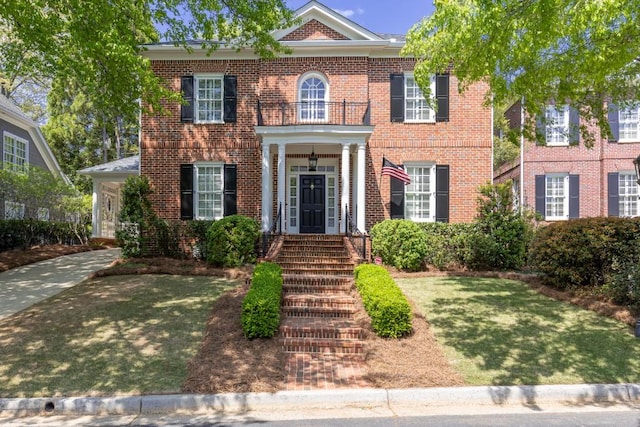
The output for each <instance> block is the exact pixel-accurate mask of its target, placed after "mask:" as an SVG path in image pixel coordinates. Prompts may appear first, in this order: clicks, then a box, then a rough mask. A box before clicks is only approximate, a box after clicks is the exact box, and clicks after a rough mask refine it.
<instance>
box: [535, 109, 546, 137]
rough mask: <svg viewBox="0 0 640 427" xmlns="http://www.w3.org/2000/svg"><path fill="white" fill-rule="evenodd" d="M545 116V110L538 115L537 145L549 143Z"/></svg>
mask: <svg viewBox="0 0 640 427" xmlns="http://www.w3.org/2000/svg"><path fill="white" fill-rule="evenodd" d="M544 117H545V112H544V111H543V112H542V113H541V114H540V115H538V116H537V117H536V145H546V143H547V125H546V123H545V118H544Z"/></svg>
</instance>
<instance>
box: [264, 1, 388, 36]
mask: <svg viewBox="0 0 640 427" xmlns="http://www.w3.org/2000/svg"><path fill="white" fill-rule="evenodd" d="M294 16H295V17H296V18H297V19H299V20H300V21H301V23H300V24H299V25H296V26H293V27H289V28H286V29H284V30H278V31H274V32H273V33H272V36H273V37H274V38H275V39H276V40H280V39H282V38H283V37H285V36H287V35H288V34H290V33H292V32H293V31H295V30H297V29H298V28H300V27H302V26H303V25H304V24H306V23H307V22H309V21H311V20H314V19H315V20H316V21H318V22H320V23H321V24H324V25H326V26H327V27H329V28H331V29H332V30H334V31H336V32H338V33H340V34H342V35H343V36H345V37H347V38H348V39H349V40H382V39H381V38H380V36H378V35H377V34H375V33H372V32H371V31H369V30H367V29H366V28H364V27H362V26H360V25H358V24H356V23H355V22H353V21H352V20H350V19H348V18H346V17H345V16H342V15H340V14H339V13H338V12H336V11H334V10H333V9H330V8H328V7H326V6H325V5H323V4H321V3H319V2H317V1H315V0H312V1H310V2H309V3H307V4H305V5H304V6H302V7H301V8H300V9H298V10H296V11H295V14H294Z"/></svg>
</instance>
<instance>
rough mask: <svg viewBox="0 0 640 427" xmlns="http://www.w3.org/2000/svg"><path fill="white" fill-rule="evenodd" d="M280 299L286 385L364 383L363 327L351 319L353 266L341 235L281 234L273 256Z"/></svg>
mask: <svg viewBox="0 0 640 427" xmlns="http://www.w3.org/2000/svg"><path fill="white" fill-rule="evenodd" d="M275 262H276V263H278V264H279V265H280V266H281V267H282V272H283V279H284V283H283V290H284V298H283V300H282V312H281V313H282V319H281V322H280V337H281V338H280V339H281V341H282V349H283V351H284V352H285V355H286V370H287V380H286V382H287V389H288V390H308V389H313V388H340V387H366V386H368V384H367V383H366V381H363V380H362V375H363V372H364V363H363V362H364V345H365V344H364V330H363V329H362V328H361V327H359V326H358V324H357V323H356V321H355V320H354V317H355V314H356V313H357V304H356V301H355V299H354V298H353V296H351V292H352V289H353V268H354V263H353V261H352V260H351V257H350V255H349V252H348V251H347V249H346V248H345V245H344V242H343V238H342V237H341V236H325V235H290V236H285V237H284V240H283V242H282V247H281V248H280V251H279V253H278V255H277V257H276V258H275Z"/></svg>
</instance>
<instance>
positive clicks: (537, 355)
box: [427, 277, 640, 385]
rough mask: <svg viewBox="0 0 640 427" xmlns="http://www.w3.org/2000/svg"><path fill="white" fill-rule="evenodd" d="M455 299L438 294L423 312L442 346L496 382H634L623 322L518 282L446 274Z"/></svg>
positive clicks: (635, 368) (636, 369)
mask: <svg viewBox="0 0 640 427" xmlns="http://www.w3.org/2000/svg"><path fill="white" fill-rule="evenodd" d="M438 286H456V287H457V288H458V292H460V293H462V294H464V296H462V297H459V298H437V297H436V299H435V300H433V301H432V302H431V303H430V309H429V310H430V312H429V313H428V315H427V317H428V320H429V322H430V323H431V324H433V325H434V326H435V327H436V328H437V329H438V332H437V335H438V336H440V337H441V338H443V339H444V341H445V343H446V345H448V346H450V347H453V348H455V350H456V351H458V352H459V353H461V354H462V355H464V356H465V357H467V358H469V359H473V360H474V361H475V363H476V364H477V365H479V366H478V367H479V369H480V370H481V371H495V372H497V375H495V376H493V377H492V378H493V383H494V384H495V385H510V384H541V383H547V384H548V383H549V380H547V381H545V379H546V378H551V379H552V378H553V377H556V378H562V377H564V376H566V377H573V378H578V379H579V381H578V382H580V381H581V382H584V383H623V382H638V381H639V380H640V358H639V357H638V354H639V353H640V340H637V339H635V338H634V337H633V334H630V333H629V328H628V326H627V325H624V324H621V323H619V322H616V321H613V320H611V319H608V318H604V317H600V316H597V315H595V314H594V313H592V312H589V311H586V310H582V309H579V308H576V307H574V306H570V305H567V304H564V303H560V302H558V301H555V300H552V299H549V298H546V297H544V296H541V295H539V294H538V293H536V292H535V291H532V290H530V289H528V288H526V287H525V286H522V285H521V284H519V283H516V282H511V281H506V280H494V279H478V278H469V277H456V278H444V279H443V280H442V281H441V282H440V284H439V285H438Z"/></svg>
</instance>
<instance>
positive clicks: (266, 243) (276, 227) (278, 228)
mask: <svg viewBox="0 0 640 427" xmlns="http://www.w3.org/2000/svg"><path fill="white" fill-rule="evenodd" d="M281 234H282V203H280V205H279V206H278V215H277V216H276V219H275V221H273V225H271V228H270V229H269V231H265V232H263V233H262V257H263V258H264V257H266V256H267V254H268V253H269V249H270V248H271V245H272V244H273V242H274V240H275V238H276V236H279V235H281Z"/></svg>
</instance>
